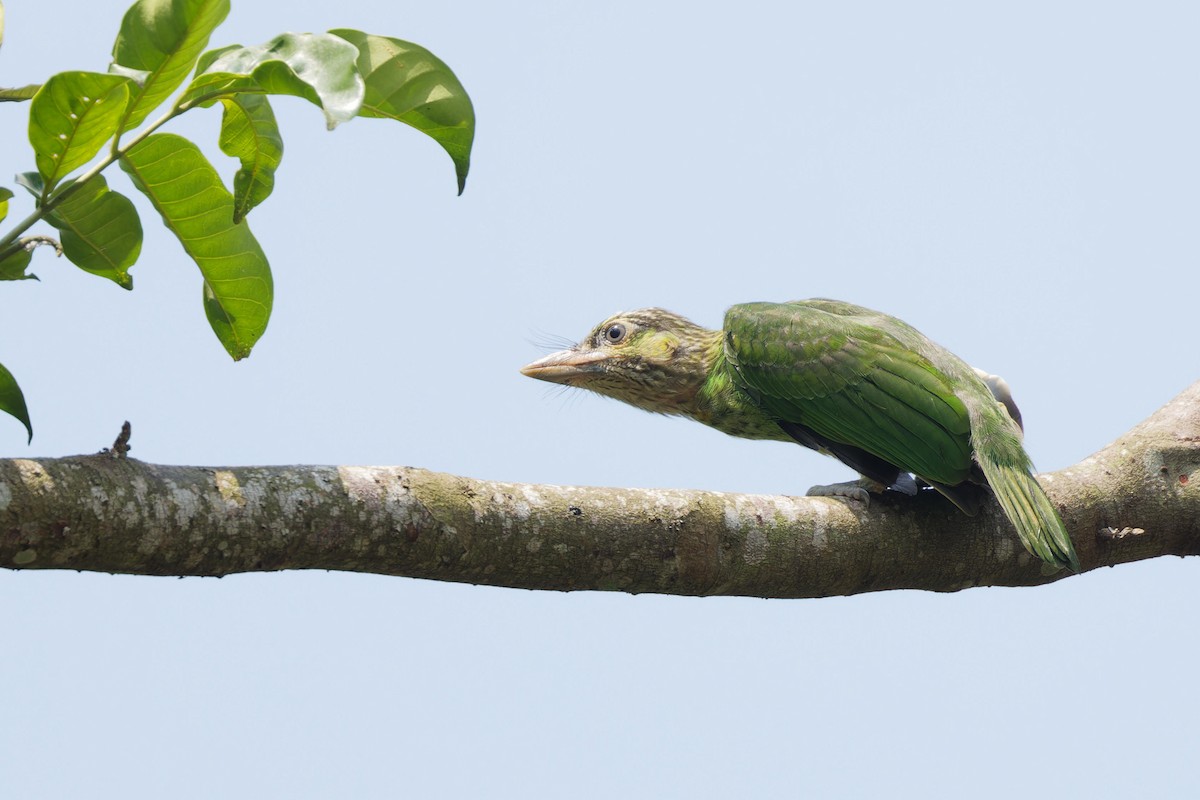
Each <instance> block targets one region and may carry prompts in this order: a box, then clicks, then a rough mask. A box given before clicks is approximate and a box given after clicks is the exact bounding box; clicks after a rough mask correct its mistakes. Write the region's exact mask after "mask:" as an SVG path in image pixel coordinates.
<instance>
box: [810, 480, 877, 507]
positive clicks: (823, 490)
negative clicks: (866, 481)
mask: <svg viewBox="0 0 1200 800" xmlns="http://www.w3.org/2000/svg"><path fill="white" fill-rule="evenodd" d="M808 496H809V497H842V498H845V499H846V500H854V501H856V502H859V503H862V504H863V508H867V507H868V506H870V505H871V492H870V491H869V490H868V489H867V487H866V486H865V485H863V482H862V481H847V482H846V483H831V484H829V485H828V486H814V487H812V488H811V489H809V490H808Z"/></svg>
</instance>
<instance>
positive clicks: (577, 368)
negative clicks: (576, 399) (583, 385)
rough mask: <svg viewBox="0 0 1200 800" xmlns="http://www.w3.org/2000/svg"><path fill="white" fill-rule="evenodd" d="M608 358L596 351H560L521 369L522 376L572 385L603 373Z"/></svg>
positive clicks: (606, 355) (605, 354)
mask: <svg viewBox="0 0 1200 800" xmlns="http://www.w3.org/2000/svg"><path fill="white" fill-rule="evenodd" d="M608 358H609V356H608V354H607V353H602V352H598V351H596V350H585V351H582V352H581V351H579V350H559V351H558V352H557V353H551V354H550V355H548V356H546V357H545V358H539V359H538V360H537V361H534V362H533V363H532V364H526V365H525V366H523V367H521V374H522V375H528V376H529V377H531V378H537V379H538V380H539V381H550V382H551V383H565V384H568V385H571V384H574V383H576V382H579V381H583V380H586V379H587V378H588V377H590V376H592V375H596V374H598V373H601V372H603V371H604V366H603V364H604V362H605V361H606V360H608Z"/></svg>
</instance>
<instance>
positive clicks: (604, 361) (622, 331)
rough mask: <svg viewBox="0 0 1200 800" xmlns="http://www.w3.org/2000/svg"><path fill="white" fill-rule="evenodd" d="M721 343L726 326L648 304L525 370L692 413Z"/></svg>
mask: <svg viewBox="0 0 1200 800" xmlns="http://www.w3.org/2000/svg"><path fill="white" fill-rule="evenodd" d="M720 345H721V332H720V331H711V330H708V329H707V328H702V327H700V326H699V325H697V324H695V323H694V322H691V321H690V320H687V319H684V318H683V317H681V316H679V315H678V314H672V313H671V312H670V311H664V310H663V309H661V308H643V309H640V310H638V311H627V312H625V313H622V314H617V315H616V316H613V317H609V318H608V319H606V320H604V322H601V323H600V324H599V325H597V326H596V327H595V328H594V329H593V330H592V332H591V333H589V334H588V335H587V338H585V339H584V340H583V341H582V342H580V343H579V344H577V345H575V346H574V347H572V348H570V349H569V350H561V351H559V352H557V353H551V354H550V355H548V356H546V357H545V358H541V359H538V360H537V361H534V362H533V363H532V364H528V365H526V366H525V367H522V369H521V372H522V374H525V375H528V376H529V377H531V378H537V379H538V380H543V381H550V382H551V383H561V384H564V385H566V386H577V387H579V388H581V389H588V390H590V391H593V392H597V393H599V394H602V395H606V396H608V397H614V398H616V399H617V400H621V401H624V402H626V403H629V404H630V405H634V406H637V407H638V408H643V409H645V410H647V411H656V412H659V413H663V414H681V413H683V414H686V413H688V410H689V408H690V406H691V404H692V402H693V400H694V398H695V395H696V391H697V390H698V389H699V388H700V387H701V386H702V385H703V383H704V381H705V379H706V378H707V377H708V372H709V369H710V367H711V366H712V363H713V360H714V359H715V358H716V357H717V353H718V352H719V351H720Z"/></svg>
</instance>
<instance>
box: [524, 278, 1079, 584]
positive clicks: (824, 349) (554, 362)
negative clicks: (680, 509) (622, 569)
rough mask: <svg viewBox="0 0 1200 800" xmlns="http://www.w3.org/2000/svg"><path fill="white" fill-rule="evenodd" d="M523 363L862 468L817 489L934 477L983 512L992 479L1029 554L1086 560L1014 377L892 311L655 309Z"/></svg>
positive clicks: (861, 488)
mask: <svg viewBox="0 0 1200 800" xmlns="http://www.w3.org/2000/svg"><path fill="white" fill-rule="evenodd" d="M521 371H522V372H523V373H524V374H525V375H528V376H530V377H533V378H538V379H540V380H545V381H551V382H553V383H559V384H565V385H567V386H577V387H580V388H583V389H588V390H590V391H593V392H597V393H599V394H602V395H606V396H608V397H615V398H616V399H618V400H622V401H624V402H626V403H629V404H631V405H634V406H637V407H638V408H642V409H645V410H647V411H654V412H658V413H662V414H678V415H682V416H685V417H691V418H692V419H694V420H696V421H698V422H703V423H704V424H705V425H711V426H712V427H714V428H716V429H717V430H720V431H723V432H725V433H728V434H730V435H732V436H741V437H745V438H747V439H775V440H780V441H791V442H798V443H800V444H802V445H804V446H805V447H810V448H812V449H814V450H818V451H820V452H822V453H825V454H827V455H831V456H833V457H834V458H837V459H838V460H840V461H841V462H843V463H844V464H846V465H847V466H849V467H851V468H853V469H854V470H856V471H857V472H858V473H859V474H860V475H861V476H862V480H860V481H855V482H852V483H847V484H836V485H834V486H817V487H813V488H812V489H810V490H809V494H818V495H837V496H844V497H848V498H853V499H855V500H859V501H862V502H864V503H865V502H866V501H867V500H868V499H869V496H870V495H869V494H868V492H870V491H876V492H879V491H883V490H884V489H888V488H891V489H894V490H897V491H901V492H905V493H907V494H916V492H917V490H918V486H919V485H927V486H931V487H933V488H934V489H936V490H938V491H939V492H941V493H942V494H943V495H945V496H946V497H947V498H948V499H949V500H950V501H951V502H953V503H954V504H955V505H956V506H958V507H959V508H960V509H962V510H963V511H964V512H965V513H967V514H975V513H977V511H978V510H979V506H980V503H981V502H983V501H984V500H986V492H984V491H983V490H982V489H981V487H983V486H988V487H990V488H991V490H992V492H993V493H994V494H995V496H996V498H997V499H998V500H999V501H1000V505H1001V507H1002V508H1003V509H1004V512H1005V514H1006V515H1007V516H1008V519H1009V520H1010V521H1011V522H1012V524H1013V526H1014V527H1015V528H1016V531H1017V535H1018V536H1019V537H1020V539H1021V542H1022V544H1024V546H1025V548H1026V549H1027V550H1028V551H1029V552H1030V553H1032V554H1033V555H1034V556H1036V557H1038V558H1039V559H1041V560H1042V561H1043V562H1045V563H1046V565H1047V566H1048V567H1049V568H1053V569H1061V568H1062V567H1070V568H1071V569H1072V570H1076V571H1078V569H1079V561H1078V559H1077V557H1076V555H1075V549H1074V547H1073V546H1072V544H1071V538H1070V536H1069V535H1068V534H1067V531H1066V528H1065V527H1064V526H1063V522H1062V519H1061V518H1060V517H1059V515H1058V513H1057V512H1056V511H1055V509H1054V506H1053V505H1051V503H1050V500H1049V499H1048V498H1047V497H1046V493H1045V492H1044V491H1043V490H1042V487H1041V486H1040V485H1039V484H1038V482H1037V479H1036V478H1035V477H1034V475H1033V464H1032V463H1031V462H1030V459H1029V456H1028V454H1026V452H1025V448H1024V447H1023V446H1022V444H1021V437H1022V428H1021V417H1020V412H1018V411H1017V407H1016V405H1015V404H1014V403H1013V401H1012V397H1011V395H1010V394H1009V392H1008V387H1007V385H1006V384H1005V383H1004V382H1003V381H1002V380H1000V379H999V378H996V377H995V376H992V375H988V374H987V373H984V372H981V371H979V370H975V369H972V368H971V367H970V366H968V365H967V364H966V363H965V362H964V361H963V360H962V359H960V358H959V357H958V356H956V355H954V354H953V353H951V352H950V351H948V350H946V349H945V348H943V347H940V346H939V345H937V344H935V343H934V342H932V341H930V340H929V339H928V338H926V337H925V336H924V335H922V334H921V333H920V332H919V331H917V330H916V329H915V328H913V327H912V326H910V325H908V324H906V323H904V322H902V321H900V320H898V319H896V318H895V317H890V316H888V315H886V314H882V313H880V312H878V311H872V310H870V309H868V308H863V307H862V306H856V305H852V304H850V303H843V302H839V301H837V300H803V301H796V302H791V303H745V304H743V305H736V306H733V307H732V308H730V309H729V310H728V311H727V312H726V314H725V325H724V327H723V328H722V329H721V330H715V331H714V330H709V329H707V328H702V327H700V326H699V325H696V324H695V323H693V322H691V321H689V320H687V319H684V318H683V317H681V316H679V315H677V314H673V313H671V312H669V311H664V310H662V309H658V308H648V309H642V310H639V311H630V312H627V313H623V314H617V315H616V316H614V317H610V318H609V319H606V320H605V321H604V322H602V323H600V324H599V325H597V326H596V328H595V329H594V330H593V331H592V332H591V333H590V334H588V336H587V338H586V339H584V340H583V341H582V342H580V343H579V344H578V345H576V346H575V347H572V348H571V349H569V350H563V351H561V352H557V353H552V354H550V355H548V356H546V357H545V358H542V359H539V360H537V361H535V362H533V363H532V364H529V365H528V366H526V367H524V368H523V369H522V370H521ZM912 476H916V479H915V480H914V478H913V477H912Z"/></svg>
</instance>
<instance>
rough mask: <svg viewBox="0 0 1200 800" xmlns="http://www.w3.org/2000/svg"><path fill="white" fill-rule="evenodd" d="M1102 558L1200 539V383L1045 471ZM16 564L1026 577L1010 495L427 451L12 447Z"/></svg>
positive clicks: (921, 580)
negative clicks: (542, 464)
mask: <svg viewBox="0 0 1200 800" xmlns="http://www.w3.org/2000/svg"><path fill="white" fill-rule="evenodd" d="M1041 479H1042V481H1043V485H1044V486H1045V488H1046V491H1047V493H1048V494H1049V496H1050V498H1051V500H1052V501H1053V502H1054V504H1055V506H1056V507H1057V508H1058V509H1059V512H1060V513H1061V514H1062V517H1063V520H1064V521H1065V523H1066V525H1067V529H1068V530H1069V531H1070V532H1071V535H1072V538H1073V539H1074V543H1075V548H1076V550H1077V551H1078V554H1079V558H1080V562H1081V564H1082V566H1083V569H1084V570H1090V569H1095V568H1097V567H1102V566H1111V565H1114V564H1118V563H1122V562H1127V561H1135V560H1139V559H1144V558H1153V557H1156V556H1163V555H1178V556H1185V555H1195V554H1197V553H1200V383H1196V384H1194V385H1193V386H1191V387H1190V388H1189V389H1187V390H1186V391H1184V392H1183V393H1182V394H1181V395H1179V397H1177V398H1175V399H1174V400H1173V401H1171V402H1170V403H1168V404H1167V405H1166V406H1164V407H1163V408H1162V409H1160V410H1159V411H1158V412H1156V413H1155V414H1154V415H1153V416H1152V417H1151V418H1150V419H1148V420H1146V421H1145V422H1143V423H1142V424H1141V425H1139V426H1137V427H1136V428H1134V429H1133V430H1132V431H1130V432H1129V433H1128V434H1126V435H1125V436H1123V437H1121V438H1120V439H1118V440H1117V441H1116V442H1114V443H1112V444H1111V445H1109V446H1108V447H1106V448H1104V449H1103V450H1101V451H1100V452H1098V453H1096V454H1095V455H1093V456H1091V457H1090V458H1088V459H1085V460H1084V461H1082V462H1081V463H1079V464H1077V465H1075V466H1073V467H1070V468H1068V469H1065V470H1061V471H1059V472H1057V473H1051V474H1048V475H1043V476H1041ZM0 566H6V567H9V568H14V569H75V570H96V571H104V572H116V573H130V574H141V575H227V574H230V573H234V572H252V571H270V570H281V569H336V570H350V571H358V572H373V573H380V574H387V575H402V576H408V577H414V578H427V579H432V580H446V581H461V582H469V583H479V584H489V585H495V586H512V587H520V588H526V589H554V590H560V591H573V590H609V591H624V592H633V593H637V592H661V593H667V594H680V595H750V596H759V597H819V596H829V595H846V594H854V593H858V592H868V591H879V590H884V589H899V588H914V589H927V590H932V591H956V590H959V589H964V588H968V587H971V586H1024V585H1035V584H1040V583H1046V582H1048V581H1053V580H1057V579H1059V578H1063V577H1068V576H1069V574H1070V573H1067V572H1059V573H1057V574H1055V575H1043V574H1042V570H1041V568H1040V562H1038V561H1036V560H1035V559H1033V558H1032V557H1030V556H1029V555H1028V554H1027V553H1026V552H1025V551H1024V550H1023V549H1022V548H1021V546H1020V544H1019V543H1018V542H1017V539H1016V535H1015V533H1014V532H1013V531H1012V529H1011V527H1010V526H1009V524H1008V522H1007V520H1006V519H1005V518H1004V516H1003V514H1002V512H1001V511H1000V509H999V507H998V506H997V505H996V504H995V503H991V504H989V506H988V507H987V508H986V509H985V510H984V512H983V513H981V514H980V515H979V516H977V517H966V516H964V515H962V514H961V513H960V512H958V511H957V510H956V509H954V508H953V506H951V505H950V504H949V503H948V502H946V501H945V500H943V499H942V498H940V497H939V496H937V495H936V493H934V492H923V493H922V494H921V496H919V497H917V498H915V499H914V498H908V497H902V496H897V497H890V496H885V497H881V498H878V499H876V500H873V501H872V503H871V505H870V507H869V508H866V509H864V508H862V507H861V506H858V505H856V504H852V503H849V502H848V501H843V500H836V499H829V498H807V497H773V496H763V495H744V494H726V493H720V492H701V491H678V490H634V489H613V488H592V487H565V486H543V485H528V484H517V483H503V482H497V481H481V480H473V479H470V478H464V477H459V476H455V475H447V474H442V473H437V472H430V471H427V470H422V469H415V468H408V467H324V466H285V467H222V468H214V467H172V466H159V465H154V464H146V463H142V462H139V461H136V460H133V459H125V458H115V457H113V456H112V455H110V454H101V455H94V456H79V457H73V458H56V459H10V460H3V461H0Z"/></svg>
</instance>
